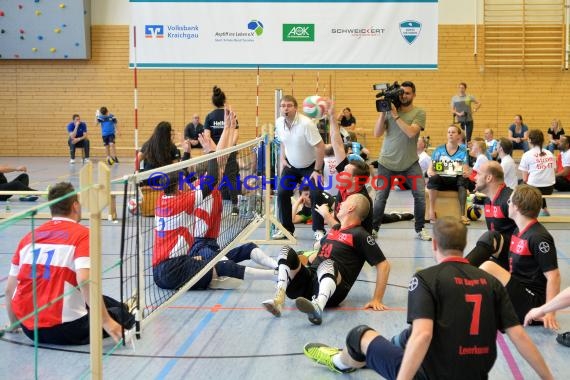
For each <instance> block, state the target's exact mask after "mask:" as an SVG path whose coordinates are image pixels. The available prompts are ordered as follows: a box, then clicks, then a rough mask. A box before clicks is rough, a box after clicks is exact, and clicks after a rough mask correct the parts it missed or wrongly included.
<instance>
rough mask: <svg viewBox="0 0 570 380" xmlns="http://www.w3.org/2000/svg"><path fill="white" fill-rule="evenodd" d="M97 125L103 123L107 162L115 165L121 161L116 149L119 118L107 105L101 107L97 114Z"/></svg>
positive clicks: (102, 135) (102, 134)
mask: <svg viewBox="0 0 570 380" xmlns="http://www.w3.org/2000/svg"><path fill="white" fill-rule="evenodd" d="M95 121H96V122H97V125H101V137H102V138H103V146H104V147H105V154H106V155H107V163H108V164H109V165H113V164H114V163H117V164H118V163H119V159H118V158H117V152H116V150H115V134H116V133H117V118H116V117H115V116H114V115H113V114H112V113H109V110H108V109H107V107H101V108H100V109H98V110H97V113H96V114H95Z"/></svg>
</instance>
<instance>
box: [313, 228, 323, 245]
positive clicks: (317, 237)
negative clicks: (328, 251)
mask: <svg viewBox="0 0 570 380" xmlns="http://www.w3.org/2000/svg"><path fill="white" fill-rule="evenodd" d="M313 236H314V237H315V241H318V242H320V241H321V240H322V239H323V238H324V237H325V231H323V230H316V231H315V232H314V233H313Z"/></svg>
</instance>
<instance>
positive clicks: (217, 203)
mask: <svg viewBox="0 0 570 380" xmlns="http://www.w3.org/2000/svg"><path fill="white" fill-rule="evenodd" d="M197 193H198V195H197V196H196V198H197V199H196V210H195V211H194V215H195V216H196V219H195V222H194V226H193V228H192V232H193V235H194V237H203V238H209V239H217V238H218V236H219V235H220V225H221V223H222V211H223V207H222V193H221V192H220V190H218V189H216V190H213V191H212V193H211V194H209V195H208V196H207V197H206V198H204V199H202V192H197Z"/></svg>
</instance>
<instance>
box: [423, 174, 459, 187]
mask: <svg viewBox="0 0 570 380" xmlns="http://www.w3.org/2000/svg"><path fill="white" fill-rule="evenodd" d="M460 186H465V185H464V182H463V177H462V176H456V177H446V176H442V175H439V174H435V175H432V176H431V177H429V179H428V182H427V184H426V187H427V188H428V189H430V190H438V191H451V190H453V191H457V189H458V188H459V187H460Z"/></svg>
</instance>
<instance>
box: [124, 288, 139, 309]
mask: <svg viewBox="0 0 570 380" xmlns="http://www.w3.org/2000/svg"><path fill="white" fill-rule="evenodd" d="M138 297H139V292H138V290H137V289H135V291H134V292H133V295H132V296H130V297H129V299H128V300H127V301H126V302H125V305H126V306H127V310H128V311H129V313H131V314H132V313H133V311H135V309H136V308H137V306H138Z"/></svg>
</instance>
